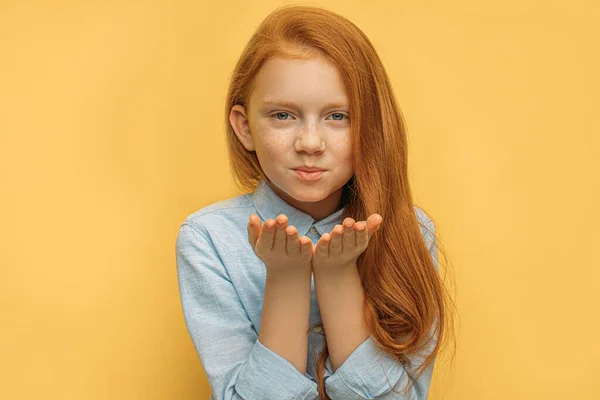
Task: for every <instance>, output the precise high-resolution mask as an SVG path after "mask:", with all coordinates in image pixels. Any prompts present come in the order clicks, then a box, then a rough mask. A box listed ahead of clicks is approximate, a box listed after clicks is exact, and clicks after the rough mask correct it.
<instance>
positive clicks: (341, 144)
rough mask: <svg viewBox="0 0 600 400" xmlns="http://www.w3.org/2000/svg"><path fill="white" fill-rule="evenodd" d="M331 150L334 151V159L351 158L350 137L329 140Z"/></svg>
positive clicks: (336, 137) (337, 137)
mask: <svg viewBox="0 0 600 400" xmlns="http://www.w3.org/2000/svg"><path fill="white" fill-rule="evenodd" d="M329 143H330V146H331V149H334V151H335V154H336V157H337V158H339V159H341V160H349V159H351V158H352V138H351V137H350V135H349V134H348V135H344V136H335V137H333V138H331V139H330V140H329Z"/></svg>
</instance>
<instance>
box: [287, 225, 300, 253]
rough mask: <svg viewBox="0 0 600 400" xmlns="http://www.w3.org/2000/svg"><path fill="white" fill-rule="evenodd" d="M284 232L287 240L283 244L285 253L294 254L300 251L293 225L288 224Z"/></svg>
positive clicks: (296, 232)
mask: <svg viewBox="0 0 600 400" xmlns="http://www.w3.org/2000/svg"><path fill="white" fill-rule="evenodd" d="M285 233H286V236H287V242H286V245H285V249H286V252H287V254H293V255H296V254H298V253H299V252H300V250H301V249H300V244H299V243H298V231H297V230H296V228H295V227H293V226H288V227H287V228H285Z"/></svg>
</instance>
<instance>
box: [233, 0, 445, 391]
mask: <svg viewBox="0 0 600 400" xmlns="http://www.w3.org/2000/svg"><path fill="white" fill-rule="evenodd" d="M271 57H286V58H297V59H298V58H299V59H307V58H313V57H323V58H325V59H326V60H328V61H329V62H331V63H333V64H334V65H335V66H336V67H337V68H338V69H339V71H340V73H341V76H342V79H343V82H344V84H345V87H346V90H347V95H348V100H349V107H350V109H349V112H350V126H351V128H350V129H351V135H352V147H353V149H354V166H355V170H354V176H353V177H352V179H350V181H349V182H348V183H347V184H346V185H345V186H344V194H343V198H342V201H343V204H344V208H345V209H344V215H343V216H342V219H344V218H346V217H351V218H353V219H355V220H357V221H359V220H366V219H367V217H368V216H369V215H371V214H372V213H378V214H380V215H381V216H382V217H383V221H384V223H383V224H382V226H381V227H380V229H379V231H378V232H377V234H376V235H375V236H373V237H372V239H371V241H370V242H369V246H368V247H367V249H366V250H365V252H364V253H363V254H361V256H360V257H359V258H358V260H357V267H358V271H359V274H360V277H361V281H362V286H363V289H364V292H365V305H364V306H365V317H366V320H367V324H368V326H369V328H370V329H371V332H372V334H373V337H374V338H375V339H376V342H377V345H378V346H379V347H380V348H381V349H382V350H384V351H386V352H388V353H389V354H391V355H393V356H394V357H395V358H396V359H397V360H398V361H399V362H402V363H403V364H404V365H405V366H406V365H407V361H408V357H409V356H412V355H421V354H423V355H424V356H423V357H422V358H423V361H422V363H420V366H419V369H418V373H416V374H415V375H414V376H413V375H412V374H410V369H407V372H408V373H409V376H410V377H411V378H412V379H410V380H409V381H412V383H411V384H410V386H407V388H406V391H408V390H410V388H412V386H413V384H414V383H415V382H416V380H417V379H418V377H419V376H420V375H421V374H422V373H423V371H424V370H425V369H426V368H427V367H428V366H429V365H430V364H431V363H432V362H433V361H434V358H435V357H436V356H437V354H438V352H439V350H440V348H441V344H442V342H445V340H438V339H439V338H442V339H443V338H444V337H446V335H448V334H449V332H453V330H452V329H451V327H452V318H450V316H451V314H450V313H449V312H448V309H449V307H450V306H451V305H452V304H453V303H452V299H451V297H450V296H449V295H448V291H447V289H446V287H445V286H444V283H443V280H442V279H441V276H440V274H439V272H438V271H437V268H436V265H435V264H434V260H433V258H435V259H436V260H437V259H438V256H437V251H438V249H439V250H440V251H441V252H442V253H444V252H443V251H442V250H441V246H438V244H439V241H438V240H437V238H436V233H435V229H434V228H433V220H432V219H431V218H430V217H429V215H428V214H425V212H424V211H423V214H422V215H427V217H428V218H429V221H430V223H428V224H420V223H419V219H418V218H417V216H416V214H415V208H414V205H413V196H412V193H411V188H410V185H409V179H408V162H407V157H408V150H407V137H406V128H405V123H404V120H403V116H402V113H401V111H400V108H399V106H398V104H397V102H396V98H395V96H394V92H393V89H392V87H391V84H390V81H389V78H388V76H387V73H386V71H385V69H384V67H383V64H382V62H381V60H380V59H379V56H378V55H377V53H376V51H375V49H374V47H373V45H372V44H371V42H370V41H369V39H368V38H367V36H366V35H365V34H364V33H363V32H362V31H361V30H360V29H359V28H358V27H357V26H356V25H354V24H353V23H352V22H350V21H348V20H347V19H346V18H344V17H342V16H340V15H338V14H335V13H333V12H331V11H328V10H326V9H323V8H315V7H307V6H296V5H292V6H283V7H280V8H278V9H277V10H275V11H274V12H272V13H271V14H269V15H268V16H267V17H266V18H265V20H264V21H263V22H262V23H261V25H260V26H259V27H258V28H257V30H256V32H255V33H254V34H253V36H252V37H251V38H250V40H249V42H248V44H247V45H246V47H245V49H244V51H243V53H242V55H241V57H240V59H239V61H238V63H237V65H236V67H235V70H234V72H233V75H232V77H231V82H230V85H229V90H228V93H227V103H226V107H225V120H226V122H225V124H226V127H227V129H226V135H227V146H228V152H229V159H230V167H231V171H232V173H233V175H234V178H235V180H236V184H237V186H238V187H239V188H240V189H241V190H242V191H243V192H245V193H250V192H252V191H254V189H255V188H256V185H257V183H258V181H259V180H260V179H261V178H264V179H266V180H268V178H267V177H266V175H265V174H264V172H263V171H262V168H261V166H260V163H259V161H258V158H257V156H256V153H255V152H251V151H248V150H246V148H245V147H244V146H243V145H242V143H240V141H239V140H238V138H237V136H236V135H235V133H234V131H233V128H232V126H231V125H230V122H229V113H230V111H231V108H232V107H233V106H234V105H236V104H240V105H242V106H244V107H248V105H249V104H248V100H249V98H250V93H251V92H252V89H253V84H254V77H255V76H256V74H257V73H258V71H259V70H260V68H261V66H262V65H263V63H264V62H265V61H266V60H268V59H269V58H271ZM419 210H420V209H419ZM421 211H422V210H421ZM421 227H422V228H424V230H425V237H427V238H429V239H428V240H426V239H425V238H424V235H423V234H422V233H421V229H420V228H421ZM432 256H433V257H432ZM445 258H446V257H444V259H445ZM315 327H321V328H322V324H321V323H320V324H317V325H315V326H313V327H311V330H312V329H314V328H315ZM431 334H433V337H430V335H431ZM432 338H433V339H434V340H430V339H432ZM328 355H329V352H328V348H327V343H326V341H325V345H324V348H323V349H322V351H321V353H320V355H319V357H318V360H315V362H316V371H317V382H318V388H319V396H320V398H323V399H328V398H329V397H327V396H326V393H325V389H324V384H323V371H324V368H325V362H326V359H327V357H328Z"/></svg>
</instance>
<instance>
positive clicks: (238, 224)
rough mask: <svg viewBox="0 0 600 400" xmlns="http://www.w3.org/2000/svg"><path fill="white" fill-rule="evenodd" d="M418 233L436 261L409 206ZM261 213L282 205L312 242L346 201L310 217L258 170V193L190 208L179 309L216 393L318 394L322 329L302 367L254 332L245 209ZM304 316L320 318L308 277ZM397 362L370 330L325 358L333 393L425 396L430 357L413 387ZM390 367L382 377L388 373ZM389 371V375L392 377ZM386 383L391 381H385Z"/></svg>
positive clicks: (258, 284)
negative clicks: (334, 359) (334, 358)
mask: <svg viewBox="0 0 600 400" xmlns="http://www.w3.org/2000/svg"><path fill="white" fill-rule="evenodd" d="M415 212H416V215H417V217H418V220H419V221H420V225H424V226H427V228H428V230H426V229H425V228H424V227H423V226H421V233H422V234H423V235H424V239H425V242H426V244H427V246H428V248H429V249H430V251H431V254H432V257H433V259H434V262H435V265H436V268H437V246H436V243H435V230H434V226H433V223H432V221H431V220H430V219H429V218H427V217H426V215H425V213H424V212H423V211H422V210H421V209H419V208H418V207H416V206H415ZM253 213H254V214H256V215H258V216H259V217H260V219H261V221H262V222H263V223H264V222H265V221H266V220H268V219H269V218H273V219H274V218H276V217H277V216H278V215H279V214H285V215H286V216H287V217H288V220H289V222H288V224H289V225H293V226H295V227H296V229H297V230H298V233H299V235H300V237H301V236H304V235H306V236H308V237H309V238H311V240H312V242H313V244H316V243H317V241H318V240H319V238H320V237H321V235H322V234H324V233H329V232H331V230H332V229H333V228H334V227H335V225H336V224H341V223H342V213H343V208H342V209H340V210H338V211H336V212H334V213H333V214H331V215H329V216H328V217H326V218H324V219H321V220H320V221H315V220H314V219H313V218H312V217H311V216H310V215H308V214H306V213H304V212H302V211H300V210H298V209H296V208H294V207H293V206H291V205H289V204H288V203H286V202H285V201H284V200H283V199H282V198H280V197H279V196H278V195H277V194H276V193H275V192H274V191H273V190H272V188H271V187H270V186H269V184H267V183H266V181H265V180H264V179H263V180H261V181H260V183H259V184H258V187H257V188H256V190H255V191H254V193H249V194H245V195H241V196H238V197H234V198H230V199H227V200H222V201H219V202H216V203H214V204H211V205H208V206H206V207H204V208H201V209H200V210H198V211H196V212H194V213H192V214H190V215H189V216H188V217H187V218H186V219H185V221H184V222H183V223H182V224H181V227H180V230H179V234H178V236H177V241H176V255H177V275H178V283H179V290H180V295H181V303H182V307H183V313H184V319H185V323H186V326H187V329H188V332H189V334H190V337H191V339H192V341H193V343H194V347H195V349H196V351H197V353H198V355H199V357H200V361H201V363H202V365H203V367H204V371H205V372H206V375H207V378H208V382H209V384H210V386H211V389H212V393H211V397H210V399H212V400H216V399H218V400H225V399H227V400H229V399H245V400H255V399H257V400H286V399H289V400H298V399H300V400H302V399H304V400H312V399H318V398H319V395H318V391H317V383H316V380H315V378H314V377H315V376H316V372H315V366H314V365H313V360H314V359H315V358H316V356H317V355H318V352H319V351H320V349H321V346H322V345H323V340H324V338H323V336H322V334H319V333H317V332H312V331H311V332H310V333H309V337H308V354H307V371H306V374H304V375H303V374H302V373H301V372H300V371H298V370H297V369H296V367H294V365H293V364H292V363H290V362H289V361H288V360H286V359H285V358H283V357H281V356H280V355H279V354H277V353H275V352H274V351H272V350H270V349H269V348H267V347H266V346H264V345H263V344H262V343H261V342H260V341H259V340H258V332H259V328H260V320H261V311H262V306H263V296H264V288H265V281H266V269H265V265H264V263H263V262H262V261H261V260H260V259H259V258H258V257H257V256H256V255H255V254H254V252H253V250H252V247H251V246H250V244H249V243H248V233H247V224H248V221H249V219H250V215H251V214H253ZM310 307H311V308H310V321H309V326H313V324H315V323H317V322H321V316H320V313H319V306H318V304H317V298H316V293H315V285H314V277H311V306H310ZM404 368H405V367H404V366H403V364H401V363H400V362H398V361H397V360H396V359H394V358H393V357H392V356H390V355H389V354H387V353H385V352H383V351H381V350H379V349H378V348H377V347H376V346H375V338H374V337H373V336H370V337H369V338H368V339H366V340H365V341H364V342H363V343H361V344H360V345H359V346H358V347H357V348H356V349H355V350H354V352H352V353H351V354H350V356H349V357H348V358H347V359H346V360H345V361H344V363H343V364H342V365H341V366H340V367H339V368H338V369H336V371H335V373H334V372H332V371H333V368H332V367H331V361H330V359H329V358H327V363H326V369H325V372H324V381H325V388H326V391H327V394H328V395H329V397H331V398H332V399H333V400H345V399H403V400H409V399H411V400H425V399H427V393H428V391H429V385H430V382H431V376H432V372H433V363H432V364H431V365H430V366H429V367H428V369H427V370H425V372H424V373H423V374H422V375H421V376H420V378H419V379H418V381H417V383H416V385H415V386H414V387H413V388H412V389H411V391H410V392H409V394H407V395H404V396H403V395H401V394H398V393H394V391H393V390H392V387H393V388H394V390H396V391H400V390H401V389H403V388H404V385H405V384H406V382H407V379H409V378H408V376H407V374H406V371H405V369H404ZM386 375H387V378H386ZM388 380H389V383H388ZM390 384H391V385H390Z"/></svg>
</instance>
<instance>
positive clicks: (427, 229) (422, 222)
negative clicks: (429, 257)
mask: <svg viewBox="0 0 600 400" xmlns="http://www.w3.org/2000/svg"><path fill="white" fill-rule="evenodd" d="M414 209H415V214H416V216H417V221H418V222H419V229H420V230H421V235H423V239H424V240H425V244H426V245H427V248H429V249H431V248H432V247H433V245H434V244H435V243H434V242H435V240H436V239H435V224H434V223H433V220H432V219H431V217H429V215H428V214H427V213H426V212H425V211H423V210H422V209H421V208H419V207H417V206H414Z"/></svg>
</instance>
